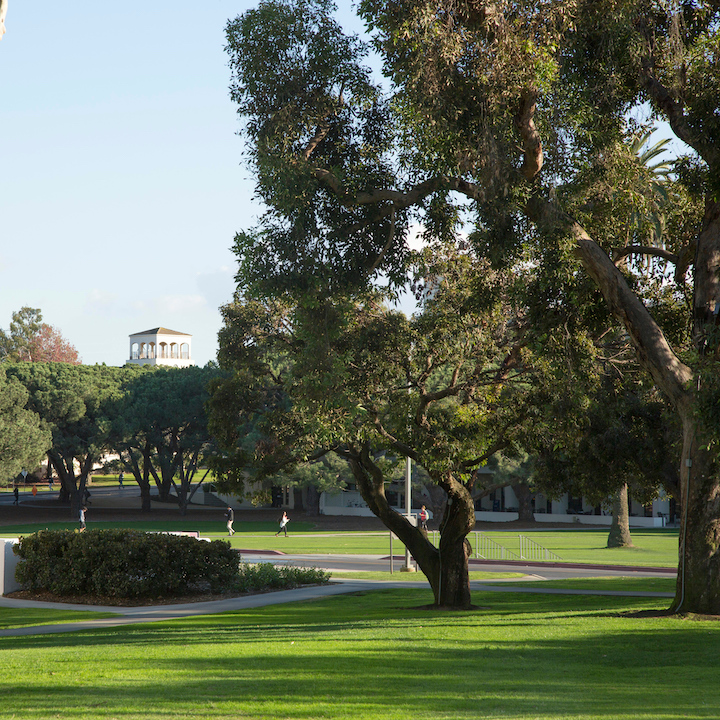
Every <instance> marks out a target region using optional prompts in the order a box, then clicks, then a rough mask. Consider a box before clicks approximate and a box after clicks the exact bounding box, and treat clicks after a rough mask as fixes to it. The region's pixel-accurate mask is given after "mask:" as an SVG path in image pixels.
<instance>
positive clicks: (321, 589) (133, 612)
mask: <svg viewBox="0 0 720 720" xmlns="http://www.w3.org/2000/svg"><path fill="white" fill-rule="evenodd" d="M470 585H471V589H472V591H473V592H512V593H536V594H542V595H604V596H609V597H648V598H672V597H674V593H664V592H636V591H623V590H605V591H594V590H566V589H562V590H561V589H553V588H534V587H532V586H528V587H518V586H517V585H510V584H507V585H490V584H485V583H482V582H471V584H470ZM427 587H428V584H427V581H426V580H417V581H402V582H398V581H395V582H393V581H392V580H389V581H386V580H336V581H333V582H332V583H330V584H329V585H313V586H309V587H302V588H296V589H295V590H280V591H277V592H269V593H261V594H258V595H246V596H243V597H236V598H228V599H227V600H214V601H210V602H197V603H184V604H181V605H152V606H144V607H118V606H101V605H74V604H70V603H51V602H36V601H33V600H15V599H13V598H6V597H0V608H3V607H7V608H46V609H53V610H80V611H89V612H98V613H100V612H102V613H108V612H112V613H116V614H117V616H118V617H113V618H98V619H97V620H85V621H82V622H69V623H57V624H55V625H33V626H30V627H22V628H10V629H6V630H0V637H18V636H23V635H48V634H53V633H66V632H77V631H80V630H99V629H103V628H113V627H120V626H123V625H134V624H137V623H146V622H164V621H167V620H177V619H178V618H185V617H193V616H198V615H215V614H217V613H224V612H232V611H234V610H246V609H249V608H256V607H267V606H269V605H279V604H282V603H290V602H300V601H303V600H318V599H320V598H323V597H330V596H333V595H342V594H347V593H353V592H359V591H368V590H386V589H391V588H427Z"/></svg>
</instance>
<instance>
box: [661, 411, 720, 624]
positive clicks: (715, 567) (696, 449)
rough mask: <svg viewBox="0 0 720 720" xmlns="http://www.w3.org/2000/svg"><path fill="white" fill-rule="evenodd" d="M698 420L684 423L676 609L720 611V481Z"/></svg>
mask: <svg viewBox="0 0 720 720" xmlns="http://www.w3.org/2000/svg"><path fill="white" fill-rule="evenodd" d="M696 423H697V420H696V418H694V417H693V416H692V415H691V416H689V417H687V418H686V421H685V422H684V423H683V432H684V437H683V454H682V463H681V466H680V491H681V492H680V498H681V500H680V504H681V510H680V553H679V566H678V579H677V588H676V594H675V600H674V601H673V604H672V607H671V609H672V610H674V611H676V612H680V611H683V612H693V613H700V614H705V615H720V592H719V591H718V589H719V588H720V481H719V479H718V466H717V460H716V458H715V456H714V455H713V454H712V453H711V452H708V451H707V449H706V448H707V442H701V441H699V440H698V436H699V435H700V434H699V433H698V427H697V425H696Z"/></svg>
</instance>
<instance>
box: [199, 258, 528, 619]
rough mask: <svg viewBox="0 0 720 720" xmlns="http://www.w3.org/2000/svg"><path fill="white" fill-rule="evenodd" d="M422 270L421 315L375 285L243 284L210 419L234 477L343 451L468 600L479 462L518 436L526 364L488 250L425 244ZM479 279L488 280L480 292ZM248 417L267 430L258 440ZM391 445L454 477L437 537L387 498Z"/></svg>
mask: <svg viewBox="0 0 720 720" xmlns="http://www.w3.org/2000/svg"><path fill="white" fill-rule="evenodd" d="M418 275H419V277H422V278H425V279H426V280H430V279H432V282H431V283H430V287H427V288H425V291H424V295H425V302H424V307H423V312H422V313H420V314H418V315H417V316H415V317H413V318H412V319H411V320H408V319H407V318H406V317H405V316H404V315H403V314H402V313H398V312H395V311H391V310H388V309H387V308H386V307H385V306H384V305H383V304H382V302H381V301H382V296H381V295H380V294H378V293H372V292H370V291H368V292H366V293H363V294H355V295H352V296H350V297H348V296H343V295H341V294H340V293H339V292H332V293H331V294H329V295H327V296H325V297H322V298H318V297H317V296H313V297H308V296H307V295H304V294H300V295H299V296H298V297H297V298H296V299H291V298H290V296H289V295H288V296H286V298H285V299H284V300H268V301H262V300H257V299H252V298H250V297H247V296H245V297H244V298H239V299H238V300H237V301H236V302H235V303H233V304H231V305H228V306H226V307H225V308H224V309H223V312H224V316H225V326H224V328H223V329H222V330H221V333H220V352H219V359H220V362H221V365H222V366H225V367H227V368H228V369H230V368H232V369H233V370H234V374H233V376H232V377H231V378H229V379H228V380H227V381H225V382H223V383H222V384H220V385H219V386H218V387H216V388H215V392H214V393H213V400H212V403H211V405H212V408H213V421H212V424H211V429H212V430H213V432H214V433H215V435H216V436H217V437H218V439H219V441H220V443H221V446H222V447H223V450H225V451H226V455H225V456H224V457H223V458H222V459H221V460H222V464H221V466H220V469H224V470H225V471H226V473H229V474H230V477H231V478H236V479H241V478H242V472H241V471H242V470H243V469H244V468H245V467H246V466H252V465H255V466H259V467H261V468H267V471H270V472H273V471H275V470H276V469H277V468H279V467H283V466H286V465H293V464H295V463H297V462H306V461H307V460H308V459H312V458H314V457H319V456H322V455H323V454H325V453H326V452H328V451H333V452H335V453H336V454H337V455H339V456H340V457H342V458H344V459H346V460H347V461H348V463H349V465H350V469H351V471H352V475H353V478H354V481H355V483H356V484H357V486H358V489H359V490H360V492H361V494H362V496H363V499H364V500H365V502H366V503H367V504H368V507H369V508H370V509H371V510H372V512H373V513H374V514H375V515H376V516H377V517H379V518H380V519H381V520H382V522H383V523H384V524H385V525H386V526H387V527H388V528H390V529H391V530H392V531H393V532H394V533H395V534H396V535H397V536H398V537H399V538H400V539H401V540H402V542H403V543H404V544H405V545H406V546H407V547H408V548H409V549H410V551H411V553H412V555H413V557H414V558H415V560H416V561H417V563H418V565H419V566H420V568H421V569H422V571H423V572H424V573H425V575H426V576H427V578H428V580H429V582H430V585H431V587H432V589H433V592H434V595H435V603H436V605H438V606H448V607H456V608H466V607H468V606H469V605H470V590H469V582H468V562H467V561H468V556H469V552H470V548H469V544H468V541H467V539H466V538H467V535H468V533H469V532H470V531H471V530H472V529H473V528H474V526H475V514H474V503H473V498H472V491H473V486H474V483H475V479H476V474H475V472H474V470H475V469H476V468H477V467H479V466H480V465H481V464H483V463H484V462H486V461H487V459H488V457H490V456H492V455H493V454H494V453H495V451H496V450H497V449H498V448H500V447H503V446H505V445H507V444H509V443H510V442H511V441H512V437H513V434H514V432H515V427H516V425H517V416H516V414H515V413H514V411H513V409H512V408H514V407H517V406H519V404H520V403H519V401H518V402H517V403H513V402H512V399H513V398H514V399H515V400H516V401H517V400H518V399H519V397H520V396H522V395H523V393H524V392H525V383H526V380H525V372H526V366H525V364H524V363H523V362H522V359H521V357H520V354H519V352H518V346H519V339H518V335H519V332H518V330H517V329H513V327H512V326H511V323H510V322H508V319H507V317H506V315H505V313H504V312H503V311H502V310H503V307H504V306H503V302H502V297H503V293H502V292H501V288H499V287H498V286H497V285H496V280H497V278H496V277H495V275H494V273H492V271H491V270H490V268H489V267H488V266H487V265H486V264H484V263H481V262H479V261H477V262H476V263H474V264H473V263H471V262H470V259H469V257H468V256H467V255H465V254H462V253H457V254H454V255H451V256H449V257H447V258H444V259H442V260H441V259H440V257H439V255H438V254H437V253H432V252H430V251H428V252H426V253H424V254H423V256H422V258H421V259H420V261H419V268H418ZM471 288H473V289H474V290H475V292H476V293H477V294H480V293H481V292H483V291H484V293H485V295H486V299H485V302H484V303H483V304H482V305H478V304H477V295H473V293H472V292H471ZM278 358H282V359H283V360H284V361H285V362H283V363H282V364H281V370H280V371H279V372H278V370H277V368H278V363H277V359H278ZM251 422H252V423H254V424H255V425H256V426H257V427H259V428H260V429H261V430H262V431H263V432H262V434H261V435H260V436H259V441H258V442H257V443H256V444H255V446H254V447H252V448H247V446H246V444H245V434H246V429H247V427H248V426H249V424H250V423H251ZM388 454H390V455H392V456H395V457H397V456H400V457H409V458H411V459H412V460H413V461H414V462H415V463H417V464H419V465H421V466H422V467H423V468H424V469H425V470H426V471H427V473H428V475H429V476H430V477H431V478H432V481H433V482H434V483H435V484H436V485H437V486H439V487H440V488H442V489H443V490H444V492H445V494H446V496H447V498H448V502H447V503H446V506H445V512H444V515H443V517H442V519H441V521H440V543H439V547H435V546H433V545H432V543H430V542H429V541H428V539H427V538H426V537H425V535H424V534H423V533H422V532H421V531H420V529H418V528H417V527H415V526H414V525H413V524H412V523H411V522H410V521H409V519H407V518H405V517H404V516H403V515H402V514H400V513H398V512H396V511H395V510H394V509H393V508H392V507H391V505H390V503H389V502H388V498H387V495H386V492H385V485H386V482H387V480H388V473H387V471H386V470H385V468H384V464H385V462H386V460H385V458H386V456H387V455H388ZM223 465H224V467H223Z"/></svg>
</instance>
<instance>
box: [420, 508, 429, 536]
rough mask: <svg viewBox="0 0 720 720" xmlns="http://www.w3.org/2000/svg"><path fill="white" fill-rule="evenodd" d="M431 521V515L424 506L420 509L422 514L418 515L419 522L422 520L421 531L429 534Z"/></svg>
mask: <svg viewBox="0 0 720 720" xmlns="http://www.w3.org/2000/svg"><path fill="white" fill-rule="evenodd" d="M429 519H430V513H428V511H427V510H426V509H425V506H424V505H423V506H422V507H421V508H420V512H419V513H418V520H420V529H421V530H424V531H425V532H427V524H428V520H429Z"/></svg>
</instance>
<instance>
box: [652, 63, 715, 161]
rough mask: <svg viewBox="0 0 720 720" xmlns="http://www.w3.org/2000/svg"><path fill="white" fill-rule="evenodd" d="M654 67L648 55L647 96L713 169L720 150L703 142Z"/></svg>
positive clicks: (673, 128)
mask: <svg viewBox="0 0 720 720" xmlns="http://www.w3.org/2000/svg"><path fill="white" fill-rule="evenodd" d="M654 67H655V64H654V62H653V60H652V57H651V56H649V55H648V56H647V57H644V58H643V60H642V68H641V70H640V78H641V81H642V84H643V87H644V88H645V90H646V92H647V94H648V95H649V96H650V97H651V98H652V99H653V100H654V101H655V102H656V103H657V104H658V106H659V107H660V109H661V110H662V111H663V112H664V113H665V116H666V117H667V119H668V122H669V123H670V127H671V128H672V130H673V132H674V133H675V135H677V137H678V138H679V139H680V140H682V141H683V142H684V143H685V144H686V145H689V146H690V147H691V148H692V149H693V150H695V151H696V152H697V153H698V155H700V157H701V158H703V159H704V160H705V162H706V163H707V164H708V165H710V166H711V167H713V166H717V165H718V163H719V162H720V149H718V147H717V146H716V145H708V144H707V143H704V142H702V140H701V139H700V137H699V136H698V135H697V134H696V133H695V131H694V130H693V129H692V128H691V127H690V125H689V124H688V121H687V116H686V115H685V112H684V110H683V106H682V104H681V103H679V102H677V101H676V100H675V99H674V98H673V96H672V94H671V92H670V91H669V90H668V89H667V88H666V87H665V86H664V85H663V84H662V83H661V82H660V81H659V80H658V79H657V78H656V77H655V75H654V73H653V70H654Z"/></svg>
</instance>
